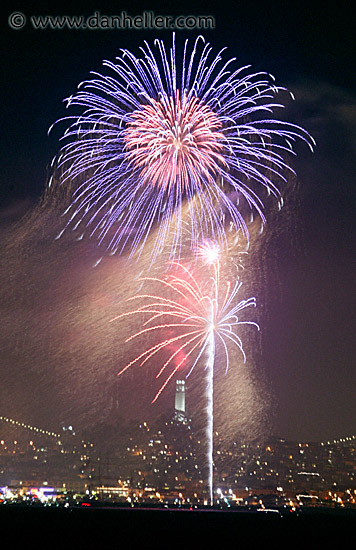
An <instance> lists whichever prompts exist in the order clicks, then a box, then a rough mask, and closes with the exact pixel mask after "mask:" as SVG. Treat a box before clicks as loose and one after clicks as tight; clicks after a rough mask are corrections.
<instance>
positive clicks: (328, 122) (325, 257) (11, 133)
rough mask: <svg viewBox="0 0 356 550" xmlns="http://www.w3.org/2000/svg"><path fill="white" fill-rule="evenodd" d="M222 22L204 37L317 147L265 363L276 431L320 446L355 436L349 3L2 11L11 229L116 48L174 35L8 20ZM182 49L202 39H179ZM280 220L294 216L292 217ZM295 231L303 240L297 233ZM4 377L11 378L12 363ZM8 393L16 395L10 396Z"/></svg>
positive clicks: (302, 172) (308, 163)
mask: <svg viewBox="0 0 356 550" xmlns="http://www.w3.org/2000/svg"><path fill="white" fill-rule="evenodd" d="M97 10H99V11H100V12H101V13H102V14H108V15H111V14H117V13H119V12H120V11H122V10H125V11H127V12H128V13H130V14H132V15H135V14H141V13H142V12H143V11H144V10H145V11H149V10H153V11H154V12H155V13H156V14H164V15H165V14H167V15H178V14H184V15H188V14H190V13H194V14H202V15H213V16H214V17H215V21H216V28H215V29H214V30H210V31H205V32H204V33H203V34H204V36H205V37H206V38H207V39H208V40H209V41H211V42H212V44H213V45H214V46H215V47H216V48H220V47H224V46H227V47H228V52H229V54H230V56H235V57H237V60H238V63H239V64H241V65H246V64H251V65H252V67H253V68H254V69H256V70H265V71H267V72H271V73H272V74H274V75H275V77H276V79H277V83H278V84H280V85H285V86H287V87H288V88H289V89H291V90H292V91H293V92H294V94H295V96H296V103H295V105H293V106H292V107H290V108H289V110H288V113H289V114H290V115H291V116H292V117H294V120H293V121H294V122H296V123H298V124H301V125H302V126H304V127H305V128H306V129H307V130H309V131H310V133H311V134H312V135H313V136H314V138H315V139H316V141H317V148H316V151H315V153H314V154H311V153H310V152H309V151H307V150H305V149H304V148H300V151H299V149H298V158H297V159H296V161H295V165H294V166H295V169H296V171H297V173H298V176H299V180H300V183H301V185H300V189H299V201H300V207H299V209H298V219H296V220H295V226H296V231H297V233H298V236H297V237H298V238H297V239H296V240H295V242H294V243H293V245H292V244H291V241H290V240H289V234H290V233H289V231H290V230H288V232H285V231H284V229H283V224H285V225H287V224H288V225H289V226H290V225H293V224H294V221H293V220H291V219H288V220H287V219H286V218H285V217H283V214H281V220H280V223H279V225H278V227H274V226H273V225H268V226H267V231H269V232H271V233H273V232H274V233H273V237H272V238H271V242H272V244H270V245H269V246H270V247H271V250H273V254H274V256H275V257H276V259H277V265H278V284H276V285H275V287H274V286H273V284H271V288H270V290H268V291H266V292H265V294H267V295H268V298H267V300H268V308H269V323H268V325H267V326H265V327H264V337H263V351H262V356H263V359H262V363H263V367H264V370H265V372H266V375H267V378H269V380H270V384H271V387H272V389H273V391H272V393H273V395H274V396H275V399H276V408H277V415H276V419H275V421H274V422H275V426H274V431H275V432H276V434H277V435H281V436H284V437H289V438H301V439H310V440H318V439H319V440H320V439H327V438H334V437H335V438H336V437H341V436H345V435H351V434H354V433H355V432H356V407H355V406H354V405H355V397H354V396H355V394H356V374H355V355H356V354H355V352H356V345H355V340H356V339H355V327H356V323H355V316H356V313H355V312H356V299H355V296H356V293H355V252H356V231H355V221H354V220H355V215H354V212H355V196H356V194H355V176H356V172H355V152H356V151H355V149H356V103H355V101H356V93H355V89H356V71H355V69H356V46H355V42H356V41H355V38H354V36H355V18H354V16H353V15H352V13H351V11H352V10H351V8H347V7H346V4H345V5H343V3H342V2H337V3H333V4H332V7H328V6H327V5H325V6H324V7H322V8H321V7H319V6H318V5H317V4H311V3H309V2H308V3H305V4H301V3H298V2H253V3H252V2H250V3H248V2H237V3H234V4H233V5H231V6H228V5H226V4H224V5H223V4H222V3H219V2H213V3H209V2H201V3H194V4H193V5H192V3H186V2H179V4H177V5H175V6H169V7H168V5H167V3H164V2H156V3H154V4H153V3H152V2H150V3H149V4H141V3H137V2H136V3H114V2H102V1H101V2H100V5H99V4H96V3H95V2H86V3H85V4H81V3H80V2H77V3H71V4H70V5H66V4H65V3H58V4H57V5H56V6H53V4H51V6H49V5H48V3H45V2H36V3H34V2H33V3H32V2H21V1H19V2H16V3H13V5H12V6H11V7H9V6H8V7H7V11H6V10H5V12H3V16H2V29H1V44H2V56H1V58H2V59H1V61H2V65H3V66H2V71H1V74H2V86H1V105H2V109H1V129H2V144H1V148H0V166H1V171H0V192H1V211H0V214H1V219H2V227H5V226H7V224H8V223H9V221H8V220H10V219H12V218H13V217H16V214H12V212H16V208H19V210H20V209H21V207H20V206H19V205H21V204H26V205H28V204H29V203H28V202H23V201H28V200H30V201H31V202H32V203H34V202H36V200H38V198H39V197H40V196H41V194H42V192H43V190H44V185H45V181H46V177H47V170H48V165H49V163H50V161H51V159H52V157H53V156H54V154H55V153H56V152H57V150H58V147H59V145H58V138H59V136H60V132H58V131H57V132H54V133H53V134H52V135H50V136H49V137H48V136H47V130H48V128H49V126H50V125H51V124H52V123H53V122H54V121H55V120H56V119H58V118H60V117H61V116H65V114H66V113H65V109H64V105H63V102H62V101H63V99H64V98H65V97H67V96H69V95H70V94H71V93H73V92H74V91H75V89H76V86H77V84H78V83H79V82H80V81H82V80H84V79H86V78H87V77H88V74H89V71H91V70H100V67H101V61H102V60H103V59H110V60H112V59H114V57H115V55H117V53H118V50H119V48H121V47H124V48H129V49H134V50H136V51H137V48H138V46H139V45H140V43H141V42H142V40H144V39H147V40H148V41H152V40H153V39H154V38H155V37H157V36H158V37H162V38H166V39H169V38H170V32H166V31H158V30H157V31H150V32H148V31H118V30H110V31H109V30H106V31H99V30H92V31H90V30H85V31H84V30H83V31H75V30H56V31H55V30H51V31H41V30H34V29H33V28H32V27H31V25H30V23H29V21H28V23H27V25H26V27H25V28H24V29H21V30H13V29H11V28H10V27H9V25H8V22H7V20H8V16H9V15H10V14H11V13H12V12H15V11H21V12H22V13H24V14H25V15H26V16H27V19H28V20H29V17H30V16H31V15H39V14H54V15H64V14H76V15H79V14H83V15H91V14H92V13H94V11H97ZM181 34H182V36H183V37H190V36H191V37H193V36H195V34H196V32H195V31H182V32H181ZM284 216H285V215H284ZM297 228H298V229H297ZM2 368H9V366H8V365H3V366H2ZM10 391H11V389H10Z"/></svg>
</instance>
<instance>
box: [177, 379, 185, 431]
mask: <svg viewBox="0 0 356 550" xmlns="http://www.w3.org/2000/svg"><path fill="white" fill-rule="evenodd" d="M174 410H175V419H176V420H179V421H184V420H186V415H185V381H184V380H177V381H176V394H175V401H174Z"/></svg>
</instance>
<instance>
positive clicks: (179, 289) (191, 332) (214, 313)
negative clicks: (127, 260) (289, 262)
mask: <svg viewBox="0 0 356 550" xmlns="http://www.w3.org/2000/svg"><path fill="white" fill-rule="evenodd" d="M173 264H174V262H173ZM175 265H176V267H178V269H180V270H181V273H182V274H181V275H179V274H178V275H176V274H173V273H170V274H169V275H168V276H167V278H166V279H158V278H155V277H144V278H142V279H141V280H142V281H145V282H151V283H153V284H157V283H158V284H159V285H160V286H161V287H162V289H163V290H165V291H166V292H167V294H168V295H171V296H172V297H164V296H162V295H153V294H140V295H137V296H133V297H131V298H129V299H128V300H127V301H136V300H140V301H145V302H146V304H144V305H141V306H140V307H138V308H137V309H134V310H132V311H129V312H126V313H123V314H121V315H118V316H117V317H115V318H114V319H112V320H111V321H110V322H112V321H116V320H118V319H121V318H123V317H126V316H128V315H141V316H142V315H149V318H148V319H147V320H146V321H145V322H144V324H143V328H142V329H141V330H140V331H138V332H136V333H135V334H133V335H131V336H130V337H129V338H127V339H126V343H127V342H131V341H132V340H134V339H136V338H138V337H139V336H143V335H147V334H151V333H156V332H159V333H161V335H162V338H163V339H161V340H160V341H159V342H158V343H156V344H154V345H153V346H152V347H150V348H148V349H146V350H145V351H143V352H142V353H141V354H140V355H138V356H137V357H136V358H135V359H133V360H132V361H130V362H129V363H128V364H127V365H126V366H125V367H124V368H123V369H121V371H120V372H119V373H118V374H119V375H121V374H123V373H124V372H125V371H126V370H127V369H129V368H130V367H132V366H133V365H135V364H137V365H140V366H143V365H145V364H146V363H147V362H148V361H149V360H150V359H151V358H152V357H154V356H155V355H156V354H158V353H159V352H161V351H162V350H165V351H169V350H172V346H173V347H174V351H173V352H172V353H169V356H168V358H167V360H166V361H165V362H164V364H163V365H162V367H161V368H160V370H159V372H158V373H157V375H156V377H157V378H160V377H161V376H164V375H166V376H165V379H164V382H163V383H162V385H161V387H160V389H159V390H158V392H157V394H156V395H155V397H154V399H153V401H152V402H153V403H154V402H155V401H156V400H157V399H158V397H159V395H160V394H161V393H162V391H163V390H164V388H165V387H166V386H167V384H168V383H169V381H170V380H171V379H172V378H173V376H174V375H175V374H176V373H177V371H178V370H182V369H183V368H185V367H187V366H188V367H189V371H188V373H187V374H186V376H187V377H188V376H189V375H190V374H191V372H192V371H193V369H194V368H195V366H196V365H197V363H198V361H199V359H200V358H201V357H202V355H203V353H204V351H205V350H206V348H207V347H208V346H209V343H210V341H211V338H210V336H211V335H214V339H217V340H218V341H221V342H222V345H223V348H224V351H225V358H226V368H225V372H227V371H228V368H229V353H228V346H229V344H231V343H232V344H234V345H235V346H236V347H237V348H238V349H239V350H240V352H241V353H242V356H243V360H244V362H245V361H246V356H245V352H244V350H243V346H242V341H241V339H240V337H239V336H238V334H237V333H236V327H238V326H239V325H245V324H247V325H254V326H256V327H258V325H257V324H256V323H254V322H252V321H241V320H240V319H239V316H238V314H239V312H241V311H242V310H243V309H245V308H247V307H250V306H253V307H255V306H256V300H255V298H249V299H248V300H242V301H240V302H238V303H237V304H234V302H235V299H236V296H237V294H238V292H239V290H240V288H241V285H242V283H241V282H236V283H235V284H234V285H231V283H230V282H227V283H226V287H225V289H223V292H221V289H220V288H219V287H220V282H219V278H220V277H219V266H218V264H216V263H215V264H214V272H215V274H214V277H212V278H211V279H210V281H209V282H210V284H209V285H207V286H208V288H202V285H200V284H199V282H198V280H197V278H195V277H194V275H193V274H192V272H191V271H190V270H189V269H188V268H186V267H184V266H182V265H179V264H175ZM204 286H205V285H204ZM172 330H173V331H174V332H175V334H174V335H173V336H167V334H168V333H169V332H171V331H172ZM177 333H178V334H177ZM182 353H183V355H184V356H183V358H182V359H181V360H180V361H179V362H177V364H174V363H175V359H176V358H177V357H178V356H179V357H181V356H182ZM167 372H168V374H167Z"/></svg>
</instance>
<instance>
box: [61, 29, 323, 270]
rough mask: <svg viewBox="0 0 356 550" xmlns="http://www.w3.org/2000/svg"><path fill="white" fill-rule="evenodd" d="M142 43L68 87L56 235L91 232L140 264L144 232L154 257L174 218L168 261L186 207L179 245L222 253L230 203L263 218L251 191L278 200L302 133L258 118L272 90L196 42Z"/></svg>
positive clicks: (235, 216)
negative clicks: (63, 187) (185, 236)
mask: <svg viewBox="0 0 356 550" xmlns="http://www.w3.org/2000/svg"><path fill="white" fill-rule="evenodd" d="M155 47H156V48H157V51H156V52H155V51H154V50H153V49H151V47H150V46H149V45H148V44H147V43H146V42H145V43H144V46H143V47H141V57H136V56H135V55H134V54H133V53H131V52H130V51H128V50H122V51H121V57H118V58H117V59H116V62H115V63H112V62H109V61H105V62H104V66H105V67H107V68H108V69H110V70H111V71H112V76H107V75H102V74H98V73H94V75H95V78H94V79H93V80H91V81H86V82H84V83H82V84H81V85H80V86H79V90H78V92H77V93H76V94H75V95H74V96H71V97H70V98H69V99H68V100H67V106H68V107H69V106H78V107H80V108H81V110H82V113H81V114H79V115H77V116H73V117H67V118H65V119H64V120H70V126H69V127H68V129H67V131H66V132H65V134H64V136H63V139H65V140H69V141H68V142H67V143H66V144H64V145H63V147H62V149H61V151H60V155H59V158H58V159H57V163H56V164H57V168H58V170H59V173H60V175H61V182H62V183H69V182H72V183H73V184H74V187H75V192H74V194H73V199H72V203H71V205H70V207H69V209H68V212H70V214H69V219H68V222H67V226H71V227H72V228H76V227H77V226H78V225H79V224H83V226H85V227H86V226H90V234H91V235H94V234H95V235H96V236H97V237H98V239H99V242H100V243H104V244H105V245H106V247H107V248H108V249H110V250H111V251H116V250H118V251H119V252H121V251H123V250H124V249H126V248H128V249H130V251H131V252H130V253H131V254H134V253H135V252H136V253H137V254H138V255H139V254H140V253H141V252H142V249H143V247H144V245H145V242H146V240H147V238H148V236H149V234H150V233H151V231H152V229H153V228H154V227H156V228H157V232H156V235H155V241H154V244H153V246H152V261H153V259H154V258H155V257H156V256H157V254H159V253H161V251H162V248H163V246H164V244H165V242H166V239H167V235H168V233H169V232H170V229H172V228H171V224H172V215H173V214H174V215H175V223H174V228H173V236H171V237H170V239H171V242H170V244H169V246H170V258H171V259H178V258H179V255H180V248H181V245H182V205H183V203H185V202H187V203H188V205H189V208H188V213H189V219H190V243H191V248H195V247H196V245H197V243H198V241H199V240H200V239H201V238H205V237H211V238H214V239H215V240H216V241H218V242H219V243H220V246H224V245H225V242H226V235H225V224H226V222H229V223H230V224H232V225H233V227H235V229H236V230H238V229H242V231H243V232H244V233H245V235H248V231H247V226H246V223H245V221H244V218H243V216H242V213H241V211H240V209H239V208H238V206H237V201H239V200H240V198H244V199H245V202H247V204H248V205H249V206H250V207H251V208H254V209H255V210H257V212H258V213H259V215H260V216H261V217H262V219H263V220H264V215H263V204H262V201H261V199H260V197H259V195H258V192H256V184H260V185H262V186H264V187H265V188H267V190H268V192H272V193H273V194H275V195H277V194H278V189H277V186H276V184H275V183H273V181H272V180H274V181H277V182H278V181H283V180H285V178H286V170H287V169H288V166H287V163H286V161H285V160H284V158H285V156H286V153H287V152H288V153H293V143H294V142H295V141H296V140H297V139H301V140H303V141H305V142H306V143H308V144H309V145H310V146H311V145H312V143H313V140H312V138H311V137H310V136H309V135H308V133H307V132H306V131H305V130H303V129H302V128H300V127H298V126H296V125H293V124H288V123H285V122H280V121H278V120H275V119H272V118H264V116H265V114H266V113H272V112H273V110H274V109H275V108H276V107H281V106H282V105H280V104H279V103H277V102H276V100H275V97H276V95H277V94H278V93H279V92H280V91H281V90H284V88H279V87H276V86H275V84H274V80H273V77H271V76H270V75H268V74H266V73H252V74H251V73H249V72H248V67H242V68H237V69H236V67H235V68H234V62H235V59H228V60H224V59H223V50H221V51H220V52H218V53H217V54H216V55H215V54H213V53H212V47H211V46H210V45H209V44H208V43H207V44H205V42H204V39H203V38H202V37H198V38H197V39H196V41H195V42H194V43H193V46H192V47H190V46H189V44H188V41H186V42H185V44H184V47H183V49H182V51H176V45H175V39H174V37H173V43H172V47H171V48H170V49H169V51H167V50H166V49H165V47H164V44H163V42H162V41H159V40H156V41H155Z"/></svg>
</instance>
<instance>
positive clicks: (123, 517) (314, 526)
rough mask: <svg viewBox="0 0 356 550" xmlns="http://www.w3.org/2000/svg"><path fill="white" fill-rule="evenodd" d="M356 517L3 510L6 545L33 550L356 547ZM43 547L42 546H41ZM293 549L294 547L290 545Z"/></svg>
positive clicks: (0, 527) (0, 519) (343, 513)
mask: <svg viewBox="0 0 356 550" xmlns="http://www.w3.org/2000/svg"><path fill="white" fill-rule="evenodd" d="M355 529H356V512H355V511H348V510H311V509H308V510H303V511H302V512H294V513H289V514H288V513H279V512H257V511H248V510H243V511H240V510H239V511H236V510H234V511H216V510H169V509H167V510H154V509H153V510H151V509H136V508H135V509H117V508H116V509H115V508H83V507H82V508H66V509H65V508H51V507H40V508H36V507H28V506H26V507H21V506H14V505H12V506H2V507H1V508H0V532H1V542H2V544H6V543H7V544H10V543H11V544H14V543H16V542H21V543H25V545H26V547H27V548H32V547H33V548H39V547H42V548H45V547H47V546H51V545H52V544H53V543H59V545H61V546H62V548H71V547H73V548H74V546H72V545H78V544H79V547H84V546H83V545H85V548H103V546H102V545H103V544H105V548H128V547H131V548H156V549H161V548H162V549H163V548H164V549H165V548H176V547H180V548H182V549H183V548H184V549H186V548H188V549H189V548H199V549H200V548H210V547H212V546H214V547H215V546H217V545H219V546H220V547H221V545H223V546H224V545H225V544H226V543H229V545H230V546H229V547H230V548H235V547H236V548H241V547H242V546H241V545H242V544H243V546H244V547H246V546H245V545H246V542H247V543H249V548H254V547H255V543H256V544H257V543H258V544H259V546H260V545H263V546H265V547H271V546H272V547H274V548H279V547H281V548H287V547H292V546H294V543H295V542H298V543H303V544H304V547H305V548H309V547H310V546H309V544H310V543H311V542H313V543H321V542H325V541H327V542H329V543H330V542H333V543H337V544H338V545H340V543H346V544H347V543H349V544H352V541H353V535H354V533H355ZM39 542H41V544H40V546H38V544H39ZM290 545H292V546H290Z"/></svg>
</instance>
